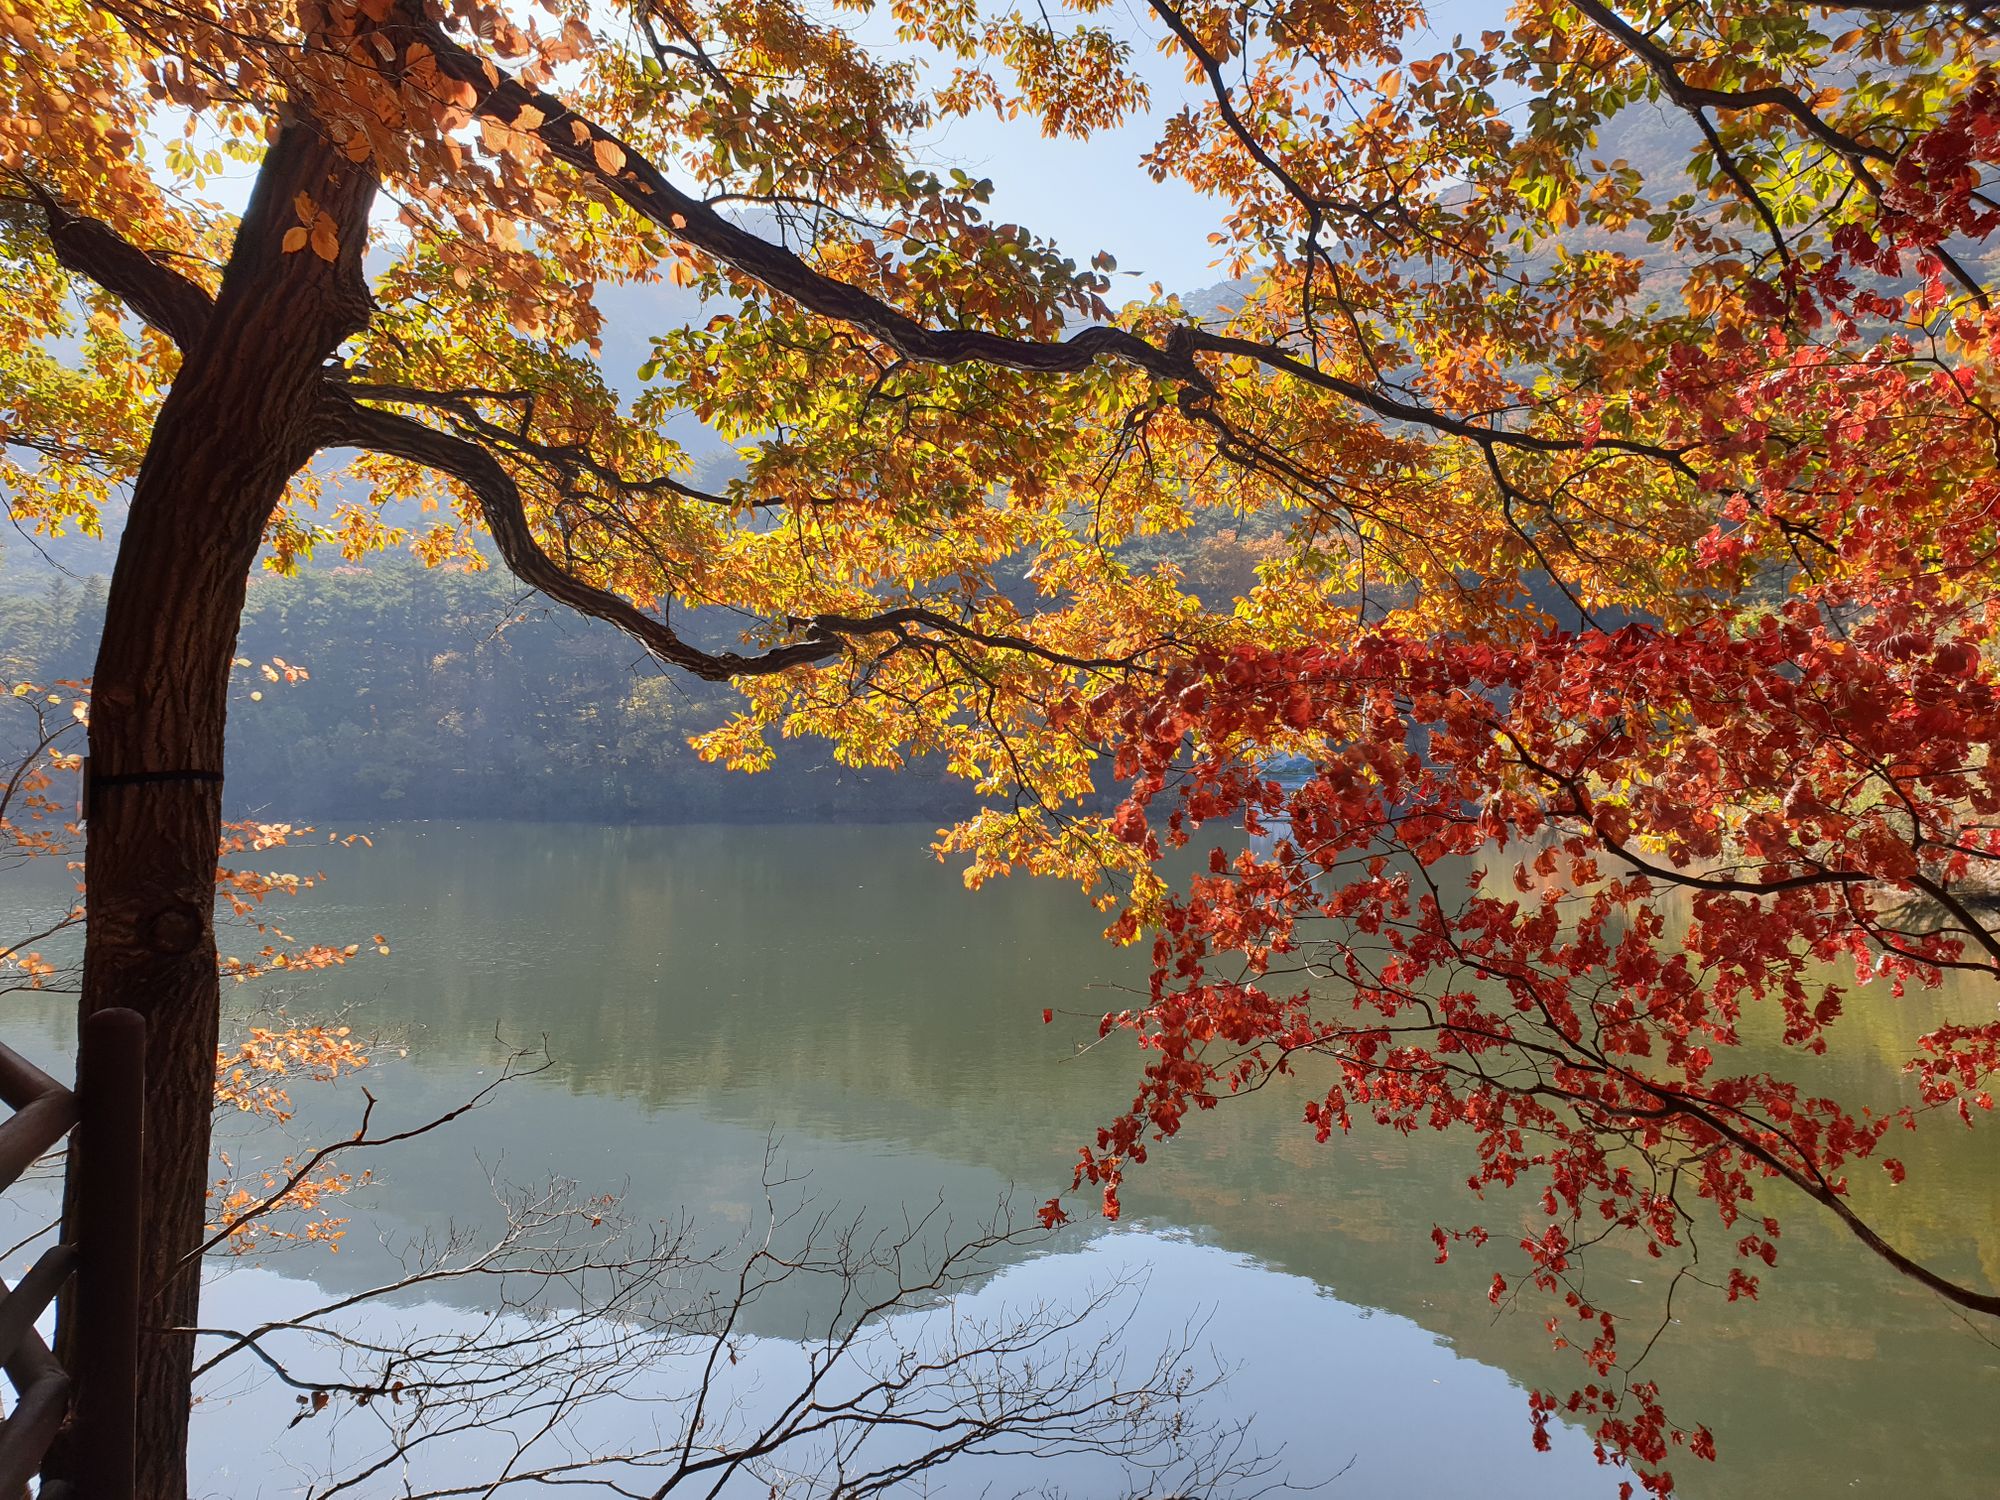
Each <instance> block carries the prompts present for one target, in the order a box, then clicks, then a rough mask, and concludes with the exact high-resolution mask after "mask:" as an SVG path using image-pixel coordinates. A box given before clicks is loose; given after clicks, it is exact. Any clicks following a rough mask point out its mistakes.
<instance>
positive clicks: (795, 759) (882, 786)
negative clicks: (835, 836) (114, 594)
mask: <svg viewBox="0 0 2000 1500" xmlns="http://www.w3.org/2000/svg"><path fill="white" fill-rule="evenodd" d="M7 582H8V584H9V585H10V587H8V588H7V589H6V590H5V591H0V671H4V673H5V674H6V676H7V677H8V679H9V680H13V681H21V680H25V681H31V682H50V681H54V680H56V679H58V678H82V677H86V676H88V675H89V672H90V665H91V656H92V653H93V651H94V650H95V646H96V640H97V633H98V629H99V621H100V618H101V615H102V611H103V607H104V579H103V578H102V577H84V578H82V579H75V578H71V577H69V576H66V575H64V574H62V573H58V572H53V571H50V570H47V569H40V568H37V569H30V568H28V567H26V566H20V567H16V568H14V569H12V570H10V571H9V573H8V574H7ZM713 628H715V629H716V630H718V631H724V630H726V629H727V628H728V627H727V625H726V623H725V622H722V621H719V620H718V621H717V622H715V624H714V627H713ZM240 654H241V655H242V656H243V657H244V658H245V659H247V660H249V661H251V662H254V663H256V664H258V667H261V666H262V665H264V664H268V663H269V662H270V661H271V660H272V659H273V658H274V657H275V658H279V659H281V660H283V661H285V662H288V663H292V664H294V665H297V666H302V667H304V668H305V670H306V673H307V676H306V677H305V678H304V679H303V680H301V681H298V682H285V681H282V680H281V681H279V682H277V683H275V684H274V683H272V682H270V681H269V680H267V678H266V677H265V676H264V674H263V673H262V672H261V671H260V670H258V667H252V668H247V669H240V670H239V672H238V677H239V679H240V682H239V688H238V691H237V693H236V695H235V702H234V704H233V705H232V709H231V730H232V737H231V742H230V752H229V762H228V774H229V798H230V805H231V807H232V809H233V810H234V811H235V812H237V813H239V814H260V815H266V816H270V817H273V818H285V819H292V818H308V817H309V818H342V819H350V820H351V819H388V818H410V817H421V818H467V817H513V818H578V819H597V820H610V821H622V820H637V821H649V822H652V821H657V822H686V821H699V820H703V819H726V820H759V819H773V820H781V819H796V818H806V817H815V816H834V817H840V818H844V819H891V818H903V817H931V816H940V817H942V816H949V815H956V814H962V813H964V812H965V811H967V810H968V809H969V808H970V807H971V806H972V805H973V804H972V799H971V798H970V796H969V794H968V792H967V791H966V788H965V785H964V783H962V782H957V781H948V780H946V779H945V778H944V776H943V775H942V770H941V768H940V767H934V766H924V765H921V764H919V765H914V766H912V767H911V768H910V769H909V771H908V772H907V773H904V774H899V775H895V776H888V775H883V774H880V773H868V772H857V771H855V770H853V769H851V768H848V767H844V766H841V765H839V764H838V763H836V762H835V761H834V759H833V757H832V754H831V753H830V750H829V749H828V747H827V746H826V745H825V744H824V743H823V742H820V741H799V742H794V743H788V744H787V745H786V746H785V747H784V751H783V753H781V755H780V757H779V760H778V763H777V765H776V766H774V767H773V768H772V769H771V770H770V771H769V772H766V773H764V774H762V775H759V776H754V777H753V776H742V775H735V774H731V773H729V772H726V771H724V770H723V769H722V768H721V767H719V766H712V765H706V764H704V763H703V762H702V761H701V760H700V758H699V757H698V756H697V755H696V754H695V752H694V751H693V750H692V749H691V748H689V746H688V743H687V741H688V737H689V736H690V735H692V734H696V733H699V732H700V731H702V730H705V729H710V728H713V727H715V725H717V724H719V723H720V722H721V721H722V720H723V718H724V717H725V715H726V713H727V712H728V708H729V705H730V702H731V694H730V693H729V690H728V689H727V688H726V687H721V686H713V685H709V684H704V683H699V682H694V681H692V680H689V679H686V678H679V677H667V676H665V675H662V673H661V672H660V670H659V669H658V668H657V667H656V666H655V665H654V664H653V663H652V662H651V661H650V660H648V659H647V658H646V657H645V656H644V654H643V653H641V652H639V651H637V650H636V649H635V648H633V647H632V646H631V645H630V644H629V643H625V642H623V639H622V637H620V636H619V635H618V633H617V631H615V630H613V629H612V628H611V627H610V626H607V625H601V624H599V623H597V622H595V621H589V620H582V619H579V618H577V617H576V616H574V615H572V614H570V613H569V612H567V611H563V610H558V609H552V608H551V607H550V606H549V605H548V604H547V603H546V601H543V600H540V599H538V598H536V597H534V596H532V595H528V594H525V593H524V591H523V590H522V589H521V588H520V586H519V585H518V584H517V583H515V582H514V581H513V580H512V579H511V578H509V577H508V576H507V575H506V574H504V573H502V572H499V571H497V570H489V571H486V572H442V573H441V572H436V571H431V570H428V569H426V568H424V567H423V566H422V565H421V564H419V563H418V562H416V561H415V559H413V558H410V557H408V556H406V555H403V554H392V555H389V556H386V557H377V558H373V559H371V560H370V561H369V563H368V565H367V566H365V567H361V566H320V567H315V568H309V569H307V570H305V571H303V572H301V573H300V574H299V575H298V576H296V577H292V578H284V577H279V576H277V575H275V574H269V573H264V574H260V575H259V576H257V577H256V578H254V579H253V580H252V583H251V587H250V596H249V605H248V608H247V609H246V611H245V614H244V618H243V635H242V640H241V650H240ZM253 695H254V696H253Z"/></svg>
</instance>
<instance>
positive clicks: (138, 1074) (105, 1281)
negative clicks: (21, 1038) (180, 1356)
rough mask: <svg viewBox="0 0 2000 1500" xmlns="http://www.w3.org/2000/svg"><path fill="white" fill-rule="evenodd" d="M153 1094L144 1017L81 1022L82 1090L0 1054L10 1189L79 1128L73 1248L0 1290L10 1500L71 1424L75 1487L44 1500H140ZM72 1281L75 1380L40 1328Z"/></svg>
mask: <svg viewBox="0 0 2000 1500" xmlns="http://www.w3.org/2000/svg"><path fill="white" fill-rule="evenodd" d="M145 1094H146V1023H145V1021H144V1019H143V1018H142V1017H141V1016H140V1015H139V1013H138V1012H137V1011H131V1010H122V1009H120V1010H102V1011H99V1012H97V1014H95V1015H93V1016H91V1017H90V1018H89V1019H88V1020H87V1021H85V1022H84V1023H83V1035H82V1039H81V1045H80V1046H79V1048H78V1064H77V1086H76V1088H75V1089H74V1090H71V1089H66V1088H64V1087H63V1086H62V1085H61V1084H59V1083H57V1082H56V1081H55V1080H54V1079H53V1078H51V1077H49V1075H48V1074H46V1073H44V1072H43V1071H42V1070H41V1069H40V1068H38V1067H36V1066H35V1065H34V1064H33V1063H31V1062H29V1061H28V1060H27V1059H26V1058H24V1057H22V1056H21V1055H20V1054H19V1053H17V1052H15V1051H13V1050H12V1049H11V1048H9V1047H6V1046H0V1101H4V1102H5V1103H6V1104H7V1105H8V1106H9V1107H11V1108H12V1109H13V1111H14V1113H13V1114H12V1115H11V1116H10V1117H9V1118H8V1119H6V1120H5V1121H4V1122H0V1191H4V1190H5V1189H6V1188H9V1187H11V1186H13V1185H14V1183H15V1182H16V1181H17V1180H19V1178H20V1176H21V1174H22V1173H23V1172H25V1171H27V1169H28V1168H29V1167H30V1166H32V1165H33V1164H34V1163H35V1162H36V1161H37V1160H39V1159H40V1158H41V1157H42V1156H44V1155H46V1154H47V1153H48V1152H49V1151H50V1150H51V1149H52V1148H53V1147H54V1146H55V1145H56V1143H57V1142H58V1141H60V1140H61V1139H62V1138H63V1137H64V1136H65V1135H68V1134H69V1133H70V1131H71V1130H72V1129H75V1131H76V1135H75V1138H74V1139H72V1141H71V1142H70V1150H71V1151H72V1152H73V1153H74V1155H75V1158H76V1160H75V1162H74V1165H75V1166H76V1168H77V1169H78V1170H77V1171H76V1172H75V1173H74V1175H73V1179H72V1180H73V1184H74V1187H73V1191H74V1199H73V1213H72V1214H71V1216H70V1223H71V1224H72V1225H73V1227H74V1240H73V1241H69V1242H65V1243H62V1244H58V1245H54V1246H52V1247H50V1249H49V1250H47V1251H46V1252H44V1254H43V1255H42V1257H41V1259H39V1260H37V1261H36V1262H35V1264H34V1265H33V1266H32V1267H30V1268H29V1270H28V1273H27V1274H26V1275H25V1276H23V1277H22V1278H21V1281H20V1284H19V1285H18V1286H16V1287H14V1288H13V1289H12V1290H9V1289H8V1288H7V1285H6V1283H5V1282H0V1369H4V1370H5V1372H6V1376H7V1381H8V1383H9V1384H10V1385H12V1386H13V1388H14V1401H13V1410H12V1411H11V1412H9V1413H8V1415H7V1418H6V1420H5V1421H4V1422H0V1496H9V1497H11V1496H18V1495H21V1494H23V1493H25V1491H26V1488H27V1484H28V1481H29V1480H30V1479H31V1478H32V1477H33V1476H34V1475H35V1474H36V1473H37V1472H38V1471H39V1470H40V1469H41V1467H42V1463H43V1460H44V1459H46V1458H47V1457H48V1452H49V1448H50V1446H51V1445H52V1444H53V1443H54V1442H55V1440H56V1434H57V1432H58V1431H59V1430H60V1429H61V1427H62V1425H63V1423H64V1421H65V1419H67V1420H68V1421H69V1422H70V1423H71V1425H72V1428H73V1432H72V1442H71V1451H72V1452H73V1453H74V1454H75V1470H76V1472H75V1474H74V1485H72V1484H68V1483H65V1484H47V1485H44V1486H43V1487H42V1491H41V1495H42V1500H66V1497H67V1500H83V1497H86V1496H87V1497H89V1500H131V1497H132V1491H133V1476H134V1459H135V1457H136V1446H135V1430H134V1422H133V1414H134V1411H135V1409H136V1396H137V1389H138V1332H139V1183H140V1178H139V1157H140V1150H141V1148H142V1145H143V1140H142V1130H143V1124H142V1121H143V1119H144V1112H145ZM71 1276H75V1277H76V1282H77V1284H76V1287H75V1289H74V1292H73V1294H72V1296H71V1299H70V1301H69V1303H68V1305H67V1306H66V1307H65V1309H64V1314H63V1315H64V1316H65V1317H74V1318H75V1319H76V1320H77V1324H76V1328H75V1330H74V1334H75V1337H74V1341H73V1342H71V1341H70V1340H65V1343H66V1344H68V1345H69V1347H71V1348H73V1349H74V1351H75V1352H74V1354H73V1356H72V1363H73V1364H74V1365H75V1366H76V1367H77V1369H76V1370H75V1371H70V1370H65V1369H64V1368H63V1366H62V1365H61V1364H60V1363H58V1362H57V1360H56V1357H55V1355H54V1354H52V1353H50V1351H49V1346H48V1345H47V1344H46V1343H45V1342H44V1341H43V1339H42V1336H41V1334H40V1333H39V1332H37V1331H36V1329H35V1320H36V1319H37V1318H39V1317H40V1316H41V1315H42V1313H43V1312H44V1311H46V1310H47V1308H48V1306H49V1304H50V1303H51V1302H53V1301H55V1299H56V1295H57V1294H58V1293H59V1292H61V1291H62V1289H63V1287H64V1285H65V1284H66V1283H67V1282H68V1281H69V1279H70V1278H71ZM77 1374H81V1375H82V1377H83V1378H82V1379H81V1381H79V1380H77V1379H76V1378H75V1376H76V1375H77ZM73 1397H74V1398H75V1399H74V1401H72V1398H73ZM72 1405H74V1407H75V1409H74V1410H73V1411H72V1409H71V1408H72Z"/></svg>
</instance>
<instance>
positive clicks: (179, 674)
mask: <svg viewBox="0 0 2000 1500" xmlns="http://www.w3.org/2000/svg"><path fill="white" fill-rule="evenodd" d="M375 186H376V183H375V177H374V175H373V172H372V171H371V170H370V169H369V168H368V167H367V166H366V165H365V164H357V163H356V162H354V161H352V160H350V159H349V158H348V156H347V155H346V154H345V153H344V152H343V151H341V150H340V149H339V148H338V147H337V146H336V145H334V144H333V143H332V142H331V141H329V140H328V139H327V138H326V136H325V135H324V134H323V133H322V132H321V131H320V130H319V128H318V127H317V125H316V124H315V122H314V121H313V120H312V119H311V117H310V116H309V115H308V114H307V113H306V112H305V111H304V110H303V109H298V108H294V109H293V110H291V111H290V112H289V113H288V116H287V118H286V119H285V120H284V121H283V122H282V124H281V125H280V127H279V129H278V132H277V135H276V138H275V139H274V141H273V143H272V145H271V148H270V150H269V152H268V153H267V154H266V156H265V158H264V162H263V165H262V167H261V168H260V170H259V172H258V176H257V181H256V185H255V188H254V189H253V191H252V195H251V199H250V203H249V205H248V208H247V209H246V211H245V213H244V216H243V220H242V223H241V225H240V227H239V229H238V231H237V235H236V240H235V244H234V246H233V248H232V251H231V255H230V259H229V263H228V265H227V267H226V268H225V270H224V272H223V277H222V283H221V287H220V289H219V291H218V294H217V296H216V300H215V305H214V309H213V311H212V312H211V313H210V315H209V317H208V318H207V320H206V326H205V327H204V328H203V329H202V330H201V332H200V334H199V336H198V337H197V338H196V339H195V340H193V341H192V343H191V344H190V345H189V346H188V347H186V348H185V350H184V355H185V358H184V361H183V363H182V366H181V370H180V373H179V375H178V377H177V378H176V379H175V381H174V384H173V389H172V390H171V391H170V392H169V394H168V396H167V398H166V400H165V401H164V402H163V403H162V405H161V408H160V415H159V419H158V421H157V423H156V424H155V426H154V428H153V432H152V438H151V441H150V443H149V445H148V447H147V450H146V455H145V459H144V461H143V463H142V464H141V467H140V470H139V474H138V478H137V480H136V481H135V483H134V485H133V491H132V504H131V513H130V517H129V519H128V521H127V524H126V529H125V533H124V537H123V539H122V541H121V542H120V545H119V549H118V561H117V564H116V567H115V568H114V570H113V573H112V578H111V590H110V595H109V598H108V600H107V604H106V610H105V622H104V636H103V641H102V643H101V645H100V648H99V651H98V657H97V666H96V673H95V677H94V682H93V695H92V696H93V703H92V711H91V719H90V761H89V768H90V780H91V792H90V822H89V827H88V831H87V840H86V846H85V854H86V860H87V867H88V870H89V882H90V888H89V895H88V898H87V899H88V903H89V907H88V909H89V922H88V927H87V935H86V941H85V950H84V978H83V998H82V1001H81V1005H80V1010H81V1013H82V1014H83V1015H85V1016H88V1015H91V1014H93V1013H95V1012H96V1011H98V1010H101V1009H104V1008H106V1007H108V1006H121V1005H122V1006H130V1007H132V1008H133V1009H135V1010H138V1011H140V1012H141V1013H142V1014H143V1015H144V1016H145V1017H146V1021H147V1058H146V1071H147V1080H148V1090H147V1100H146V1146H145V1160H144V1164H143V1165H144V1180H145V1189H144V1192H145V1200H144V1202H143V1204H142V1206H141V1208H142V1213H143V1215H144V1220H145V1223H146V1224H147V1226H148V1230H149V1233H148V1237H147V1239H146V1242H145V1245H144V1247H143V1252H142V1261H141V1267H140V1274H141V1282H142V1297H143V1299H144V1305H143V1309H142V1329H141V1333H140V1348H139V1416H138V1436H139V1476H138V1479H139V1485H138V1493H139V1494H140V1495H141V1496H143V1497H145V1500H183V1497H184V1496H185V1495H186V1493H187V1472H186V1452H187V1430H188V1411H189V1404H190V1397H191V1391H192V1371H193V1359H194V1335H193V1334H192V1332H190V1331H188V1330H191V1329H192V1328H193V1327H194V1326H195V1325H196V1322H197V1318H196V1311H197V1305H198V1302H199V1296H200V1274H199V1270H198V1267H194V1266H190V1267H188V1268H185V1269H179V1270H177V1267H178V1266H179V1263H180V1262H181V1261H182V1259H183V1257H185V1256H186V1255H187V1254H188V1252H189V1251H191V1250H193V1249H195V1248H196V1247H198V1246H199V1245H200V1244H201V1241H202V1230H203V1223H204V1219H205V1214H204V1211H203V1210H204V1205H205V1202H206V1196H207V1185H208V1165H209V1159H208V1153H209V1124H210V1116H211V1112H212V1108H213V1093H214V1085H215V1046H216V1036H217V1011H218V1006H219V1002H220V990H219V983H218V979H217V973H216V945H215V873H216V850H217V847H218V844H219V840H220V836H221V815H222V755H223V729H224V721H225V717H226V710H227V693H228V686H229V670H230V663H231V660H232V658H233V656H234V654H235V649H236V634H237V625H238V620H239V617H240V615H241V614H242V609H243V600H244V593H245V590H246V588H247V585H248V577H249V572H250V569H251V567H252V566H253V565H254V564H255V562H256V557H257V549H258V547H259V545H260V544H261V542H262V539H263V535H264V527H265V524H266V522H267V521H268V519H269V517H270V515H271V513H272V511H273V510H274V509H275V508H276V507H277V505H278V503H279V501H280V500H281V499H282V497H283V495H284V491H285V486H286V484H287V483H288V482H289V481H290V479H291V477H292V476H293V475H294V474H295V473H297V472H298V471H299V470H300V469H301V468H303V467H304V466H305V464H306V463H307V462H308V461H310V459H311V457H312V455H313V453H314V452H315V451H316V450H317V448H318V447H319V446H320V443H319V433H318V427H317V424H316V423H315V420H314V414H315V410H316V407H317V404H318V398H319V392H320V389H321V369H322V366H323V365H324V364H325V362H326V360H327V359H328V358H329V357H331V356H332V354H333V353H334V351H335V350H336V349H337V348H338V347H339V345H340V343H341V342H342V341H343V340H344V339H346V338H348V337H349V336H351V335H352V334H354V333H356V332H358V331H359V330H360V329H361V328H362V327H364V326H365V325H366V323H367V320H368V315H369V312H370V307H371V304H370V301H369V297H368V291H367V283H366V281H365V279H364V277H363V274H362V263H361V262H362V251H363V248H364V242H365V239H366V231H367V223H368V213H369V208H370V206H371V204H372V203H373V200H374V195H375ZM301 194H304V195H306V196H307V197H309V198H310V199H311V202H312V204H313V205H315V207H316V210H317V212H319V213H322V214H325V215H327V216H328V217H329V218H330V219H331V220H332V225H333V228H334V231H335V234H336V235H337V238H338V249H337V252H336V254H335V255H334V256H333V257H332V258H331V259H327V258H325V257H323V256H322V255H321V254H320V253H318V250H317V249H316V248H314V247H312V246H307V247H303V248H298V249H293V250H289V251H288V250H286V249H285V247H284V241H285V236H286V233H287V231H288V230H290V229H292V228H294V227H296V226H297V225H298V222H299V219H300V217H301V215H300V212H299V207H298V205H299V203H300V201H301V199H300V195H301ZM163 557H176V558H182V559H185V562H184V565H182V566H178V567H172V568H161V567H160V566H159V565H158V560H159V559H160V558H163ZM82 1169H83V1170H88V1164H82ZM67 1197H68V1199H69V1204H68V1208H69V1209H71V1210H73V1206H74V1199H75V1192H74V1185H73V1184H72V1186H71V1188H70V1190H69V1192H68V1194H67ZM85 1253H88V1250H87V1249H86V1252H85ZM70 1321H71V1320H65V1327H67V1326H68V1324H69V1322H70ZM63 1352H65V1353H67V1352H69V1351H68V1350H67V1349H65V1350H64V1351H63ZM77 1373H78V1374H79V1375H80V1376H81V1378H83V1379H86V1380H87V1379H88V1378H89V1372H88V1371H87V1370H86V1371H79V1372H77ZM73 1463H74V1458H73V1455H70V1454H67V1453H65V1452H64V1450H63V1449H62V1448H60V1447H59V1448H58V1450H57V1452H56V1453H55V1454H54V1455H52V1459H51V1468H50V1472H51V1474H64V1473H67V1472H69V1470H70V1468H71V1467H72V1465H73Z"/></svg>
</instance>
